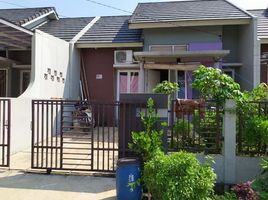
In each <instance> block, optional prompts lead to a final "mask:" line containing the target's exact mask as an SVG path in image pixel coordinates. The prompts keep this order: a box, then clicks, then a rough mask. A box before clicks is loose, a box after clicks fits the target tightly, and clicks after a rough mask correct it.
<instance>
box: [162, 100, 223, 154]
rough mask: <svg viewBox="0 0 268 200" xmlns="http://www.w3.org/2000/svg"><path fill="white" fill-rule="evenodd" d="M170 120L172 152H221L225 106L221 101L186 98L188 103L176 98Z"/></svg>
mask: <svg viewBox="0 0 268 200" xmlns="http://www.w3.org/2000/svg"><path fill="white" fill-rule="evenodd" d="M187 102H188V103H187ZM179 104H181V105H179ZM170 121H171V122H170V126H169V130H168V131H167V147H168V151H169V152H174V151H178V150H186V151H190V152H204V153H212V154H217V153H221V149H222V142H223V136H222V124H223V108H222V106H220V104H219V103H217V102H215V101H207V102H202V101H200V100H194V101H193V100H186V103H185V102H176V100H173V101H172V104H171V112H170Z"/></svg>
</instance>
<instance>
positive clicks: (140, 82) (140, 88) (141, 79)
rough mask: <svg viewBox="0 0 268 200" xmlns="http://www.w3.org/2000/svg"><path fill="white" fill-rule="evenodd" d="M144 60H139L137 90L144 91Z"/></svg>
mask: <svg viewBox="0 0 268 200" xmlns="http://www.w3.org/2000/svg"><path fill="white" fill-rule="evenodd" d="M143 64H144V62H143V61H140V72H139V92H140V93H143V92H145V73H144V67H143Z"/></svg>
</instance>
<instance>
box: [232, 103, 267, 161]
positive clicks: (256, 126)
mask: <svg viewBox="0 0 268 200" xmlns="http://www.w3.org/2000/svg"><path fill="white" fill-rule="evenodd" d="M237 110H238V112H237V154H238V155H248V156H264V155H268V101H255V102H246V103H243V104H242V105H238V108H237Z"/></svg>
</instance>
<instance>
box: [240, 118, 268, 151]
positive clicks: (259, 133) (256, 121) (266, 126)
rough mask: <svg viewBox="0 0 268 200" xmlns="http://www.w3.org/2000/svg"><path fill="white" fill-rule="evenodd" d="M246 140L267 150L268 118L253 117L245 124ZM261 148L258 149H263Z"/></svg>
mask: <svg viewBox="0 0 268 200" xmlns="http://www.w3.org/2000/svg"><path fill="white" fill-rule="evenodd" d="M244 130H245V142H246V143H247V144H249V145H255V146H258V147H259V148H261V149H263V150H264V151H265V150H266V145H268V119H265V118H263V117H253V118H252V119H250V120H248V122H246V124H245V129H244ZM261 149H259V150H258V151H261Z"/></svg>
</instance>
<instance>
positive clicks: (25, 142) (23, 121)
mask: <svg viewBox="0 0 268 200" xmlns="http://www.w3.org/2000/svg"><path fill="white" fill-rule="evenodd" d="M31 102H32V101H31V99H30V98H19V99H18V98H12V99H11V116H10V117H11V122H10V126H11V127H10V128H11V129H10V130H11V132H10V134H11V137H10V139H11V141H10V142H11V144H10V152H11V154H13V153H16V152H18V151H20V150H23V149H25V148H28V147H30V146H31V121H32V113H31Z"/></svg>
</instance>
